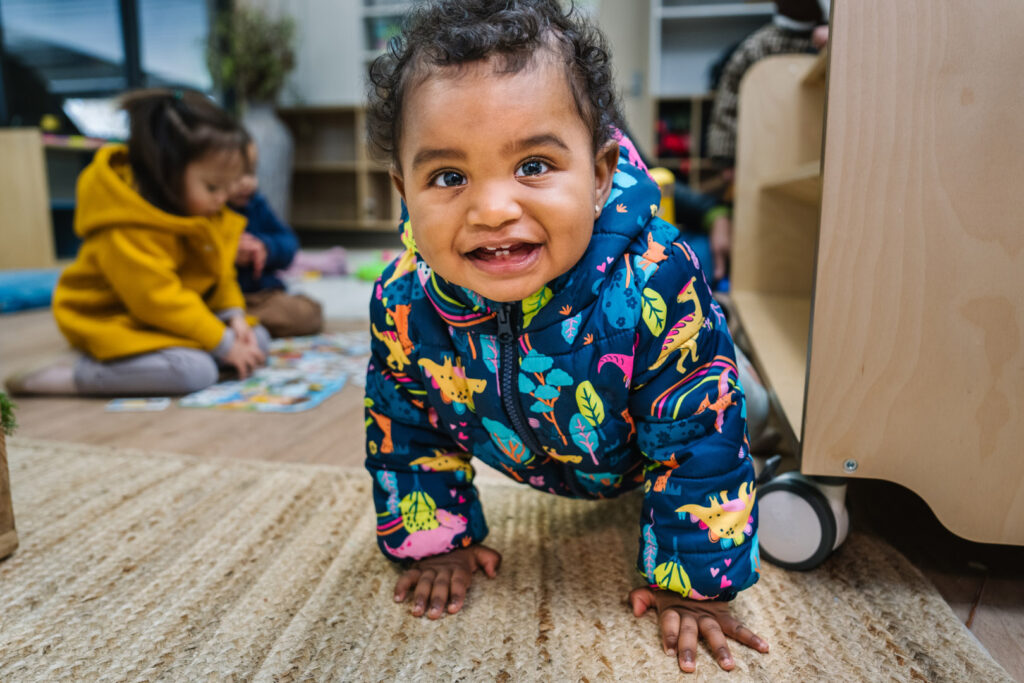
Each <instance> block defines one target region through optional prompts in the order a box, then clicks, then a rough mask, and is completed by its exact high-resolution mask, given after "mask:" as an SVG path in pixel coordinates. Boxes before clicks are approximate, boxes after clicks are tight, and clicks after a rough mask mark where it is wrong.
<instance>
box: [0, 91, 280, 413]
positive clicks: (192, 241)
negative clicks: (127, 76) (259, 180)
mask: <svg viewBox="0 0 1024 683" xmlns="http://www.w3.org/2000/svg"><path fill="white" fill-rule="evenodd" d="M122 107H123V108H124V110H125V111H126V112H127V114H128V118H129V122H130V133H129V141H128V144H127V145H108V146H106V147H103V148H102V149H100V150H99V151H98V152H97V153H96V156H95V158H94V159H93V161H92V163H91V164H90V165H89V166H88V167H87V168H86V169H85V170H84V171H83V172H82V174H81V176H80V177H79V179H78V188H77V207H76V211H75V232H76V233H77V234H78V235H79V236H80V237H81V238H82V246H81V248H80V250H79V252H78V256H77V257H76V259H75V261H74V262H73V263H72V264H71V265H70V266H68V268H67V269H65V271H64V272H63V274H62V275H61V277H60V280H59V281H58V283H57V287H56V290H55V291H54V295H53V313H54V317H55V318H56V321H57V326H58V327H59V328H60V330H61V332H62V333H63V334H64V336H65V337H67V340H68V341H69V342H70V343H71V346H73V347H74V348H75V349H76V350H78V351H80V352H81V354H80V355H78V356H77V357H76V358H75V359H74V360H73V361H71V362H58V363H52V364H50V365H47V366H44V367H43V368H38V369H35V370H32V371H29V372H25V373H22V374H20V375H16V376H14V377H11V378H9V379H8V381H7V386H8V390H9V391H10V392H11V393H12V394H15V393H17V394H91V395H116V396H127V395H154V396H159V395H167V394H183V393H188V392H192V391H197V390H199V389H202V388H205V387H207V386H209V385H211V384H213V383H214V382H215V381H216V380H217V376H218V369H219V367H225V366H226V367H234V368H235V369H236V370H237V371H238V374H239V375H240V376H242V377H245V376H247V375H248V374H249V373H250V372H252V370H253V369H254V368H255V367H257V366H258V365H260V364H262V363H263V362H264V359H265V355H266V352H267V348H268V345H269V341H270V336H269V335H268V334H267V331H266V330H265V329H263V328H262V327H261V326H258V325H257V326H255V327H253V326H250V321H249V320H247V317H246V315H245V300H244V298H243V296H242V292H241V290H240V289H239V286H238V281H237V278H236V275H235V268H234V260H235V254H236V252H237V251H238V242H239V237H240V236H241V234H242V231H243V229H244V228H245V218H243V217H242V216H240V215H238V214H236V213H234V212H232V211H230V210H229V209H227V208H225V204H226V202H227V198H228V195H229V193H230V190H231V188H232V185H233V184H234V183H235V182H237V181H238V179H239V178H240V177H241V176H242V174H243V173H244V171H245V168H246V151H245V150H246V146H247V143H248V135H247V134H246V133H245V131H244V130H243V129H242V127H241V126H240V125H239V124H238V123H237V122H236V121H235V120H234V119H233V118H232V117H231V116H230V115H229V114H228V113H226V112H225V111H223V110H222V109H221V108H219V107H218V106H217V105H216V104H214V103H213V102H211V101H210V100H209V99H208V98H207V97H206V96H205V95H203V94H201V93H198V92H193V91H182V90H173V91H172V90H146V91H140V92H136V93H132V94H129V95H128V96H127V97H126V98H125V99H124V100H123V103H122ZM253 322H255V320H253Z"/></svg>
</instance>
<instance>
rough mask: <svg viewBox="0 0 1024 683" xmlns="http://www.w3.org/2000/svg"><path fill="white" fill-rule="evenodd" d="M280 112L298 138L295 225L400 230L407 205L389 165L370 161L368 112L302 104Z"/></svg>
mask: <svg viewBox="0 0 1024 683" xmlns="http://www.w3.org/2000/svg"><path fill="white" fill-rule="evenodd" d="M279 113H280V115H281V117H282V119H283V120H284V121H285V123H286V124H287V125H288V127H289V128H290V129H291V131H292V134H293V136H294V139H295V160H294V166H293V169H292V203H291V215H290V216H289V220H290V222H291V225H292V227H293V228H295V229H296V230H300V231H346V230H363V231H365V230H370V231H373V230H379V231H386V232H394V231H395V230H396V226H397V224H398V219H399V217H400V215H401V203H400V200H399V197H398V193H397V192H396V191H395V190H394V189H393V187H392V185H391V180H390V178H389V177H388V172H387V167H386V166H384V165H383V164H381V163H379V162H376V161H374V160H372V159H370V156H369V153H368V150H367V143H366V116H365V110H364V109H363V108H362V107H302V108H299V107H296V108H288V109H281V110H279Z"/></svg>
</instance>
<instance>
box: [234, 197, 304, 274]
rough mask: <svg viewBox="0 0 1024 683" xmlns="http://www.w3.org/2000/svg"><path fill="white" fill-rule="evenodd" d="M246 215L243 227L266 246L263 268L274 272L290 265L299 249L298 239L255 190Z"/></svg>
mask: <svg viewBox="0 0 1024 683" xmlns="http://www.w3.org/2000/svg"><path fill="white" fill-rule="evenodd" d="M246 215H247V216H248V218H249V223H248V224H247V225H246V228H245V229H246V230H247V231H249V232H251V233H252V234H253V235H255V236H256V237H257V238H259V239H260V241H261V242H263V244H265V245H266V247H267V263H266V266H264V270H265V271H267V272H274V271H276V270H283V269H285V268H287V267H288V266H290V265H291V264H292V260H293V259H294V258H295V252H297V251H298V250H299V240H298V238H297V237H296V236H295V232H294V231H293V230H292V229H291V227H289V226H288V225H286V224H285V223H283V222H282V221H281V219H279V218H278V217H277V215H276V214H275V213H274V211H273V209H271V208H270V204H269V203H267V200H266V198H265V197H264V196H263V195H261V194H259V193H258V192H257V193H256V194H254V195H253V196H252V199H250V200H249V206H247V207H246Z"/></svg>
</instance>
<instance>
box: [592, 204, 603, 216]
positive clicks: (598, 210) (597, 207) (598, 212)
mask: <svg viewBox="0 0 1024 683" xmlns="http://www.w3.org/2000/svg"><path fill="white" fill-rule="evenodd" d="M594 215H595V216H600V215H601V206H600V205H599V204H594Z"/></svg>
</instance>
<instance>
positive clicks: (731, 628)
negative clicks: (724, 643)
mask: <svg viewBox="0 0 1024 683" xmlns="http://www.w3.org/2000/svg"><path fill="white" fill-rule="evenodd" d="M722 630H723V631H725V635H727V636H729V637H730V638H732V639H733V640H735V641H737V642H740V643H743V644H744V645H746V646H747V647H750V648H753V649H755V650H757V651H758V652H768V642H767V641H766V640H764V639H763V638H761V637H760V636H759V635H757V634H756V633H754V632H753V631H751V630H750V629H749V628H747V627H746V626H744V625H743V624H741V623H740V622H738V621H736V620H735V619H730V620H729V622H728V623H725V624H723V625H722Z"/></svg>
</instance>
